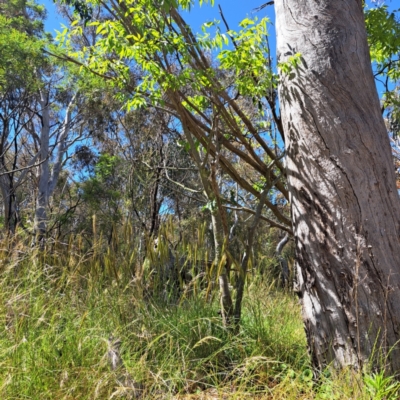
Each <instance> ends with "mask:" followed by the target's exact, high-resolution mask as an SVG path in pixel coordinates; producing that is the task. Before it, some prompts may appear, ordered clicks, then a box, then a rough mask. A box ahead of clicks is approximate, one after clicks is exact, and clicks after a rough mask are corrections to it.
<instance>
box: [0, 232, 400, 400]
mask: <svg viewBox="0 0 400 400" xmlns="http://www.w3.org/2000/svg"><path fill="white" fill-rule="evenodd" d="M124 232H125V233H123V235H124V236H123V237H122V239H121V238H119V239H117V238H116V239H114V243H112V244H111V245H110V246H109V247H105V246H104V245H103V244H102V240H101V237H99V238H98V240H97V241H95V243H94V244H93V246H91V247H89V248H85V246H86V245H85V244H84V242H83V240H82V239H81V238H80V237H75V238H71V240H70V241H69V242H68V243H64V244H61V243H48V244H47V246H48V248H47V249H46V250H45V251H39V250H37V249H32V248H30V247H29V246H26V245H24V244H23V240H19V239H14V240H13V241H9V240H7V239H4V240H3V241H2V243H1V244H0V260H1V264H0V398H1V399H7V400H8V399H38V400H39V399H40V400H43V399H60V400H61V399H111V398H121V397H123V398H134V397H136V398H139V397H140V398H142V399H155V398H160V399H169V398H171V399H172V398H176V399H184V398H192V399H196V398H198V399H200V398H203V399H217V398H227V399H228V398H229V399H243V398H260V399H261V398H262V399H328V398H329V399H342V398H343V399H369V398H371V396H375V398H379V397H377V396H380V394H382V393H384V395H385V396H386V397H383V395H382V397H381V398H382V399H383V398H387V399H389V398H393V399H394V398H396V397H393V396H395V395H396V393H397V390H398V387H397V386H396V384H395V383H394V381H393V380H391V379H390V378H385V377H384V376H383V375H382V376H381V377H379V376H378V375H377V374H375V375H373V374H370V375H366V376H367V377H368V379H369V380H368V379H367V380H366V379H365V378H363V377H362V376H361V375H360V374H355V373H352V372H350V371H347V372H342V373H340V374H338V375H334V373H329V371H326V372H324V373H323V374H322V375H321V377H320V378H319V380H318V381H315V379H313V373H312V370H311V366H310V360H309V358H308V355H307V348H306V341H305V336H304V332H303V327H302V322H301V318H300V310H299V306H298V302H297V300H296V298H295V297H294V296H293V295H292V294H291V293H289V292H287V291H286V292H284V291H280V290H279V289H277V288H276V287H275V285H274V284H273V282H272V281H271V280H269V279H259V277H258V276H257V274H254V276H253V277H252V278H251V279H250V280H249V282H248V285H247V288H246V295H245V301H244V305H243V306H244V309H243V320H242V326H241V330H240V332H239V333H238V334H233V333H232V332H230V331H229V330H226V329H225V328H224V327H223V326H222V322H221V318H220V316H219V314H218V311H219V302H218V296H214V299H213V300H211V301H210V297H209V296H206V295H205V293H206V292H207V288H206V287H204V286H201V285H200V283H199V284H198V285H197V283H193V282H192V283H190V284H189V285H187V286H186V287H184V283H182V282H181V285H182V286H183V288H182V290H181V291H180V297H178V298H176V297H175V298H173V299H172V298H171V297H169V296H165V295H161V294H160V293H157V292H156V291H155V288H156V287H159V285H156V284H155V283H154V280H156V279H157V277H158V276H159V275H158V274H157V268H161V267H162V263H163V260H162V258H160V257H159V256H158V258H157V255H156V254H155V253H154V250H152V249H151V246H148V252H149V253H148V254H147V256H148V259H152V260H153V262H152V263H150V264H151V265H150V266H149V265H148V266H147V268H148V269H150V271H144V270H143V259H142V258H141V256H139V255H138V254H139V252H138V244H137V242H136V239H135V235H133V233H132V232H131V231H130V229H129V227H125V231H124ZM203 236H204V235H203V233H202V231H201V229H200V230H199V235H198V239H199V240H198V241H192V242H191V244H190V242H189V241H187V242H185V246H183V247H182V250H179V251H180V254H178V257H182V256H185V257H187V258H189V259H190V261H191V262H192V264H193V265H194V264H195V263H193V261H194V260H195V261H196V262H197V261H201V260H203V261H204V260H205V259H206V258H207V252H206V251H205V250H204V248H203V247H201V246H202V242H201V241H202V240H203V239H202V237H203ZM132 238H133V239H132ZM164 245H165V243H164ZM161 248H162V246H161ZM163 251H164V253H165V248H164V249H163V248H162V251H161V252H163ZM152 252H153V254H152ZM167 253H168V252H166V253H165V254H167ZM195 272H198V271H193V273H192V275H193V276H195V275H194V274H195ZM188 288H190V290H189V289H188ZM193 288H194V289H195V290H192V289H193ZM110 337H111V339H110ZM116 338H118V342H119V343H120V348H119V349H118V354H119V355H120V356H121V359H122V361H121V362H120V363H119V367H118V368H117V369H115V370H113V369H112V368H111V366H110V356H109V354H110V346H111V347H112V346H113V341H115V340H116ZM385 379H389V380H388V381H384V380H385ZM391 385H392V386H393V385H395V386H393V387H391ZM390 396H392V397H390ZM372 398H374V397H372Z"/></svg>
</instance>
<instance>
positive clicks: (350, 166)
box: [275, 0, 400, 372]
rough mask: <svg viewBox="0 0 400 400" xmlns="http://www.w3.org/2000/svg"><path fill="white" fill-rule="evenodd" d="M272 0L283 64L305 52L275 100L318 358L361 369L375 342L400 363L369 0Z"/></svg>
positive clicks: (396, 255)
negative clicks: (367, 19) (365, 6)
mask: <svg viewBox="0 0 400 400" xmlns="http://www.w3.org/2000/svg"><path fill="white" fill-rule="evenodd" d="M275 7H276V30H277V48H278V62H279V63H281V65H284V66H285V63H287V62H288V59H289V57H291V56H294V55H295V54H296V53H300V62H299V65H298V66H297V67H294V68H292V70H291V71H290V72H287V68H282V69H281V72H280V86H279V97H280V107H281V113H282V120H283V125H284V130H285V146H286V152H287V174H288V185H289V190H290V201H291V206H292V216H293V227H294V233H295V242H296V259H297V268H298V278H299V282H298V291H299V295H300V297H301V299H302V306H303V318H304V323H305V328H306V333H307V336H308V342H309V347H310V351H311V354H312V357H313V363H314V366H316V367H319V368H321V367H323V366H325V365H326V364H328V363H331V362H333V363H334V365H336V366H338V367H343V366H348V365H349V366H353V367H356V368H357V367H362V366H363V365H364V364H365V363H366V361H367V359H368V358H369V357H371V355H372V353H373V352H374V350H375V351H376V352H377V353H380V352H383V354H381V355H384V356H386V355H387V356H388V358H387V360H386V361H387V363H388V366H389V369H390V370H392V371H394V372H400V351H399V350H398V346H395V345H396V344H397V341H398V340H399V339H400V307H399V305H400V274H399V272H400V242H399V233H400V202H399V196H398V193H397V190H396V184H395V174H394V166H393V161H392V157H391V149H390V145H389V139H388V135H387V132H386V129H385V125H384V122H383V119H382V115H381V112H380V105H379V99H378V96H377V92H376V88H375V83H374V78H373V74H372V70H371V61H370V56H369V50H368V45H367V37H366V30H365V26H364V17H363V11H362V2H361V0H335V1H332V0H319V1H315V0H276V1H275ZM287 66H288V65H287V64H286V67H287ZM284 70H286V73H285V72H283V71H284ZM393 346H395V349H394V350H392V351H391V349H392V347H393ZM390 351H391V352H390ZM389 353H390V354H389Z"/></svg>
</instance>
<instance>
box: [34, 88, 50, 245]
mask: <svg viewBox="0 0 400 400" xmlns="http://www.w3.org/2000/svg"><path fill="white" fill-rule="evenodd" d="M39 102H40V106H41V109H42V110H41V111H42V116H41V122H42V127H41V132H40V163H41V164H40V165H39V167H38V175H39V176H38V178H39V179H38V180H39V182H38V194H37V198H36V210H35V234H36V235H37V240H38V242H42V241H43V238H44V235H45V233H46V222H47V212H46V208H47V204H48V200H49V178H50V159H49V158H50V152H49V141H50V105H49V99H48V93H47V92H46V91H41V93H40V100H39Z"/></svg>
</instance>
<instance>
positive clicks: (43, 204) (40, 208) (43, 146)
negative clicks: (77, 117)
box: [35, 92, 77, 240]
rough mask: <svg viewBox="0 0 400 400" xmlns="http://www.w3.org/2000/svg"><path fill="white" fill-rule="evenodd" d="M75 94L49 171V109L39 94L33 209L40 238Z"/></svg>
mask: <svg viewBox="0 0 400 400" xmlns="http://www.w3.org/2000/svg"><path fill="white" fill-rule="evenodd" d="M76 96H77V95H75V96H73V98H72V100H71V101H70V102H69V104H68V107H67V109H66V113H65V118H64V122H63V125H62V127H61V133H60V136H59V138H58V143H57V146H56V157H55V160H54V164H53V167H52V170H51V171H50V149H49V147H50V109H49V105H48V104H47V97H46V94H45V93H44V92H43V93H41V95H40V104H41V108H42V130H41V135H40V161H41V164H40V166H39V167H38V170H39V173H38V175H39V183H38V197H37V199H36V211H35V233H36V235H38V236H39V239H40V240H41V239H42V238H43V237H44V235H45V233H46V225H47V212H46V210H47V207H48V205H49V199H50V196H51V195H52V194H53V192H54V189H55V188H56V186H57V182H58V179H59V176H60V172H61V169H62V166H63V162H64V156H65V153H66V151H67V149H68V146H67V139H68V135H69V132H70V127H71V118H72V109H73V107H74V103H75V99H76Z"/></svg>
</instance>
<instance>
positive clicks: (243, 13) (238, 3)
mask: <svg viewBox="0 0 400 400" xmlns="http://www.w3.org/2000/svg"><path fill="white" fill-rule="evenodd" d="M267 1H268V0H247V1H243V0H215V5H214V7H212V6H211V5H210V4H203V5H202V6H201V7H200V6H199V5H198V1H196V2H195V3H196V5H195V6H194V7H193V8H192V9H191V11H190V12H185V13H184V14H183V16H184V18H185V19H186V21H187V22H188V23H189V24H190V25H191V26H192V29H193V31H194V32H195V33H197V32H201V25H202V24H203V23H204V22H209V21H213V20H214V19H217V20H220V21H221V16H220V13H219V9H218V5H220V6H221V8H222V10H223V13H224V16H225V18H226V20H227V22H228V24H229V27H230V29H233V30H236V29H237V28H238V24H239V22H240V21H242V20H243V19H244V18H246V17H250V18H253V17H254V16H257V17H258V18H259V19H261V18H263V17H267V18H268V19H269V20H270V26H269V32H270V36H269V40H270V49H271V56H272V59H274V57H275V50H276V42H275V27H274V22H275V13H274V6H267V7H265V8H264V9H263V10H261V11H259V12H256V11H255V9H256V8H257V7H259V6H261V5H262V4H264V3H266V2H267ZM332 1H335V0H332ZM37 2H38V3H40V4H44V5H45V7H46V9H47V12H48V17H47V20H46V24H45V25H46V30H47V31H48V32H51V33H53V34H54V35H55V30H60V29H61V24H63V23H64V24H65V21H64V20H63V19H62V17H61V16H60V15H58V14H57V12H56V6H55V4H54V2H53V0H37ZM366 3H367V5H368V6H370V7H373V6H375V5H376V4H377V3H378V4H382V3H384V4H386V5H387V6H388V8H389V10H391V11H392V10H395V9H397V8H398V7H399V4H398V0H386V1H385V0H367V1H366ZM396 6H397V7H396ZM221 29H222V30H223V31H224V30H225V27H224V25H223V24H222V21H221ZM382 89H383V87H382V85H380V84H379V83H378V92H382ZM379 94H380V95H381V93H379Z"/></svg>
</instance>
